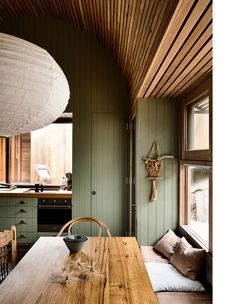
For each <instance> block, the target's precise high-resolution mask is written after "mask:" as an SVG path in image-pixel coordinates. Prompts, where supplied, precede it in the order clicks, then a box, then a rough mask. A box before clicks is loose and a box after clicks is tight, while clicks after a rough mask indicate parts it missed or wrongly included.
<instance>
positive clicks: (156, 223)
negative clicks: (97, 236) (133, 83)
mask: <svg viewBox="0 0 236 304" xmlns="http://www.w3.org/2000/svg"><path fill="white" fill-rule="evenodd" d="M136 106H137V112H136V113H137V114H136V159H135V161H136V204H137V208H136V210H137V239H138V242H139V244H140V245H152V244H154V243H155V242H156V241H157V240H158V239H159V238H161V237H162V235H163V234H164V233H165V232H166V231H167V230H168V229H169V228H171V229H175V228H177V225H178V140H179V139H178V105H177V102H176V100H173V99H147V98H146V99H138V100H137V105H136ZM157 139H158V141H159V147H160V153H161V155H163V154H168V155H170V154H171V155H174V156H175V157H176V158H175V159H167V160H164V168H163V170H162V174H161V176H162V179H161V180H160V181H159V182H158V184H157V192H158V198H157V201H155V202H150V200H149V198H150V192H151V182H150V181H149V180H147V179H146V177H147V176H148V173H147V171H146V169H145V165H144V161H143V160H142V158H143V157H147V156H148V154H149V151H150V148H151V145H152V143H153V141H154V140H157Z"/></svg>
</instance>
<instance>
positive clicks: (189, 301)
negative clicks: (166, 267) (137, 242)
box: [140, 246, 212, 304]
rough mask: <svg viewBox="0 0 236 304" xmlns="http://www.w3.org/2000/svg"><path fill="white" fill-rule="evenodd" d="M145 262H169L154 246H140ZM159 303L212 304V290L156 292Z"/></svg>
mask: <svg viewBox="0 0 236 304" xmlns="http://www.w3.org/2000/svg"><path fill="white" fill-rule="evenodd" d="M140 250H141V254H142V257H143V260H144V262H145V263H168V260H167V259H166V258H164V257H162V256H161V255H160V254H158V253H157V252H156V251H155V250H154V249H153V247H152V246H140ZM156 296H157V298H158V304H211V303H212V294H211V292H208V291H206V292H182V291H178V292H173V291H172V292H169V291H163V292H156Z"/></svg>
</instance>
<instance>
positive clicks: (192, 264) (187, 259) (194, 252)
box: [169, 237, 205, 280]
mask: <svg viewBox="0 0 236 304" xmlns="http://www.w3.org/2000/svg"><path fill="white" fill-rule="evenodd" d="M204 258H205V250H204V249H198V248H193V247H192V246H191V245H190V244H189V243H188V242H187V240H186V239H185V238H184V237H182V238H181V240H180V241H179V242H178V244H177V246H176V248H175V251H174V254H173V255H172V256H171V258H170V261H169V262H170V263H171V264H172V265H173V266H175V268H177V269H178V270H179V271H180V272H181V273H182V274H183V275H184V276H186V277H188V278H189V279H192V280H196V278H197V276H198V274H199V273H200V272H201V270H202V267H203V264H204Z"/></svg>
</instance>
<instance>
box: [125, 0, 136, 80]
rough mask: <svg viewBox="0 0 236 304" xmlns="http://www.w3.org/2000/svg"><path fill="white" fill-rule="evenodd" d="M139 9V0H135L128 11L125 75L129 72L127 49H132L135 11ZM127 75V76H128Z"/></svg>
mask: <svg viewBox="0 0 236 304" xmlns="http://www.w3.org/2000/svg"><path fill="white" fill-rule="evenodd" d="M136 10H137V0H134V1H133V3H132V10H131V9H129V10H128V13H129V12H130V20H129V19H128V20H127V30H128V35H126V37H125V38H126V39H125V48H124V55H123V64H122V67H123V73H124V74H125V75H127V74H128V62H129V52H128V51H127V50H129V49H130V41H131V36H132V32H133V27H134V24H135V20H136V18H135V12H136ZM126 77H127V76H126Z"/></svg>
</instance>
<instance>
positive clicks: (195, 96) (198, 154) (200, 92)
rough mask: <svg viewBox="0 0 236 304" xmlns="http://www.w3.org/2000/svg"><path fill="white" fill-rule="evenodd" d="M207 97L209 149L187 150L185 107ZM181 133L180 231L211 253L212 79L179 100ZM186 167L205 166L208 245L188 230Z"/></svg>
mask: <svg viewBox="0 0 236 304" xmlns="http://www.w3.org/2000/svg"><path fill="white" fill-rule="evenodd" d="M206 95H208V96H209V149H206V150H187V149H186V147H187V105H189V104H190V103H193V104H194V103H196V102H198V101H199V99H201V97H202V98H203V97H205V96H206ZM180 116H181V124H180V128H181V132H180V166H179V182H180V184H179V202H180V203H179V225H180V231H183V232H184V234H187V235H188V236H189V237H190V239H192V240H194V242H195V243H197V244H198V245H199V246H200V247H201V248H204V249H205V250H206V251H209V252H210V253H212V78H211V77H210V78H208V79H207V80H206V81H205V82H203V83H202V84H200V85H199V86H198V87H197V88H194V89H193V90H192V91H191V92H190V93H189V94H188V95H186V96H185V97H184V98H183V99H182V100H181V109H180ZM186 165H199V166H207V167H209V169H210V172H209V209H208V213H209V214H208V215H209V222H208V225H209V239H208V244H206V243H205V242H204V241H202V240H201V238H200V237H199V236H198V235H197V234H196V233H194V231H193V230H192V229H191V228H189V226H188V225H187V223H188V218H187V216H188V200H187V197H188V195H187V192H188V187H187V174H186V170H187V168H186Z"/></svg>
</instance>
